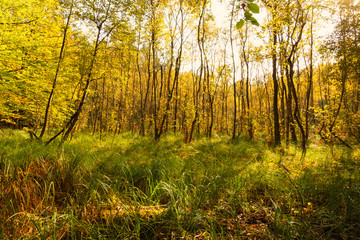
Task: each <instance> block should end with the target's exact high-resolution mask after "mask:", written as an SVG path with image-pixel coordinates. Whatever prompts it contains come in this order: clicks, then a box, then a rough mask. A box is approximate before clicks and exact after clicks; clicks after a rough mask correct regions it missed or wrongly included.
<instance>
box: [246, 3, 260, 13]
mask: <svg viewBox="0 0 360 240" xmlns="http://www.w3.org/2000/svg"><path fill="white" fill-rule="evenodd" d="M247 7H248V8H249V10H250V11H252V12H253V13H259V12H260V9H259V6H258V5H257V4H256V3H250V2H249V3H248V4H247Z"/></svg>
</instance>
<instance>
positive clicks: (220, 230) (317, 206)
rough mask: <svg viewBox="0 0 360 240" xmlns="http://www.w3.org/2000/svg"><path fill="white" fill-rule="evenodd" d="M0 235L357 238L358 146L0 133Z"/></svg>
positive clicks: (359, 226) (359, 194)
mask: <svg viewBox="0 0 360 240" xmlns="http://www.w3.org/2000/svg"><path fill="white" fill-rule="evenodd" d="M0 190H1V196H0V238H1V239H19V238H21V239H180V238H182V239H255V238H256V239H313V238H316V239H359V236H360V222H359V219H360V150H354V151H349V150H347V149H344V148H341V147H338V146H324V145H312V147H310V148H309V149H308V152H307V155H306V158H305V159H302V158H301V151H300V150H299V149H297V148H296V147H294V146H290V147H288V148H284V149H272V148H268V147H266V146H265V144H263V143H262V142H261V141H245V140H244V139H239V140H238V141H236V142H232V141H231V140H230V138H228V137H216V138H214V139H211V140H209V139H206V138H198V139H196V140H195V141H193V142H192V143H191V144H184V143H183V142H182V136H181V135H167V136H164V138H163V139H162V140H161V141H160V142H154V141H152V139H151V138H150V137H140V136H138V135H137V134H131V133H125V134H122V135H118V136H112V135H108V136H106V137H105V138H103V140H101V141H100V140H99V139H98V138H97V137H96V136H95V137H94V136H91V135H87V134H78V135H76V136H75V137H74V138H73V139H72V141H71V142H67V143H66V144H64V145H63V146H62V147H59V146H58V143H57V142H54V143H53V144H50V145H48V146H44V145H43V144H41V143H37V142H32V141H30V139H29V136H28V134H26V133H24V132H22V131H15V130H2V131H0Z"/></svg>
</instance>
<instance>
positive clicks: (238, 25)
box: [236, 19, 245, 29]
mask: <svg viewBox="0 0 360 240" xmlns="http://www.w3.org/2000/svg"><path fill="white" fill-rule="evenodd" d="M244 24H245V21H244V19H241V20H240V21H239V22H237V23H236V28H237V29H240V28H242V27H243V26H244Z"/></svg>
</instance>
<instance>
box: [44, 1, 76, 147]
mask: <svg viewBox="0 0 360 240" xmlns="http://www.w3.org/2000/svg"><path fill="white" fill-rule="evenodd" d="M72 9H73V4H72V3H71V6H70V12H69V15H68V17H67V20H66V26H65V28H64V35H63V40H62V44H61V49H60V54H59V59H58V63H57V66H56V71H55V76H54V79H53V84H52V88H51V91H50V95H49V98H48V101H47V104H46V108H45V116H44V124H43V127H42V129H41V133H40V136H39V138H38V139H39V140H41V139H42V137H43V136H44V134H45V131H46V128H47V124H48V118H49V111H50V106H51V102H52V99H53V97H54V94H55V89H56V85H57V80H58V76H59V72H60V66H61V62H62V60H63V56H64V50H65V44H66V36H67V31H68V29H69V24H70V19H71V15H72Z"/></svg>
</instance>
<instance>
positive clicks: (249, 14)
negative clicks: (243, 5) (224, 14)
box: [244, 11, 252, 20]
mask: <svg viewBox="0 0 360 240" xmlns="http://www.w3.org/2000/svg"><path fill="white" fill-rule="evenodd" d="M244 16H245V19H246V20H250V18H251V16H252V13H251V12H249V11H245V13H244Z"/></svg>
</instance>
